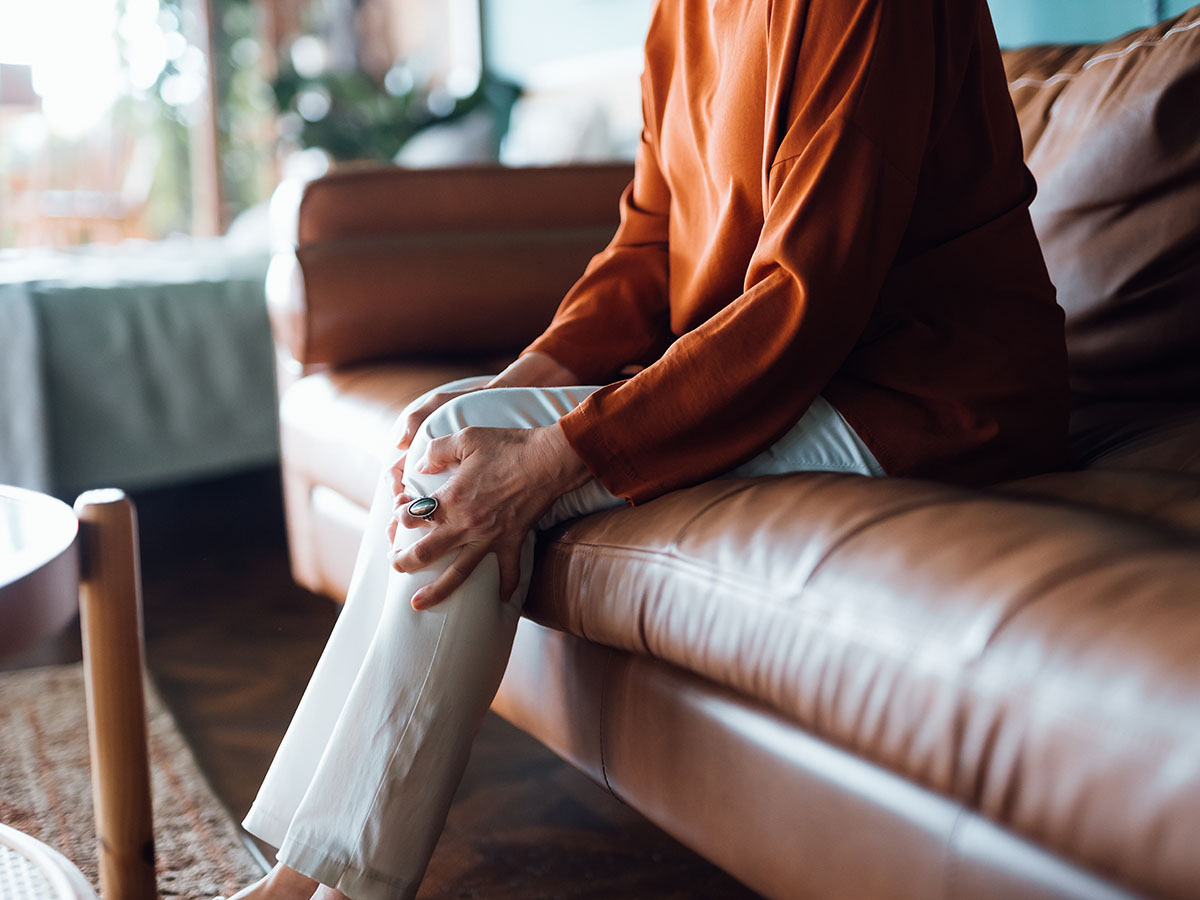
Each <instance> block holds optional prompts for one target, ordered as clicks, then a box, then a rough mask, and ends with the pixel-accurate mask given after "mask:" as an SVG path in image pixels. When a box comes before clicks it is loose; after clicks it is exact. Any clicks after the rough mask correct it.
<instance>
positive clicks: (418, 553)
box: [391, 526, 465, 572]
mask: <svg viewBox="0 0 1200 900" xmlns="http://www.w3.org/2000/svg"><path fill="white" fill-rule="evenodd" d="M464 544H465V541H464V540H463V535H462V532H461V531H459V530H458V529H455V528H450V527H449V526H443V527H441V528H438V529H436V530H434V531H431V532H430V533H429V534H427V535H426V536H425V537H423V538H421V539H420V540H419V541H417V542H416V543H415V544H411V545H410V546H408V547H405V548H404V549H402V550H396V551H394V552H393V553H392V557H391V559H392V568H393V569H395V570H396V571H397V572H419V571H420V570H421V569H424V568H425V567H426V566H428V565H430V564H431V563H433V562H436V561H437V560H439V559H441V558H442V557H443V556H445V555H446V554H447V553H449V552H450V551H451V550H455V549H457V548H458V547H461V546H463V545H464Z"/></svg>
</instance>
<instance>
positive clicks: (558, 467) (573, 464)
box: [538, 422, 592, 497]
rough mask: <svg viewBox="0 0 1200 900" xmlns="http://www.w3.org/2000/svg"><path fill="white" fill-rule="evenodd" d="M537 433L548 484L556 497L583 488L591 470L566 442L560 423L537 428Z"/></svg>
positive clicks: (590, 476) (568, 442)
mask: <svg viewBox="0 0 1200 900" xmlns="http://www.w3.org/2000/svg"><path fill="white" fill-rule="evenodd" d="M538 432H539V434H538V439H539V442H540V443H541V444H542V447H543V449H544V451H545V453H546V459H547V467H548V469H549V476H550V482H551V483H552V484H554V485H555V487H556V488H557V490H556V494H557V495H558V496H560V497H561V496H562V495H563V494H567V493H570V492H571V491H573V490H575V489H576V488H579V487H583V485H585V484H587V483H588V481H590V480H591V478H592V473H591V470H590V469H588V467H587V464H586V463H585V462H584V461H583V458H582V457H581V456H580V455H579V454H578V453H577V452H575V448H574V447H572V446H571V442H570V441H568V440H567V435H566V433H565V432H564V431H563V429H562V424H561V423H558V422H556V423H555V424H553V425H547V426H545V427H542V428H539V429H538Z"/></svg>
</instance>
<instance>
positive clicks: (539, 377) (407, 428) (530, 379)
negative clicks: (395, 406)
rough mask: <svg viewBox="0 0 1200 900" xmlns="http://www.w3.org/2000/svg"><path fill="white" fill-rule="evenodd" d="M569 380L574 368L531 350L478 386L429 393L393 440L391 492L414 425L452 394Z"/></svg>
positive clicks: (397, 490) (399, 482)
mask: <svg viewBox="0 0 1200 900" xmlns="http://www.w3.org/2000/svg"><path fill="white" fill-rule="evenodd" d="M572 384H579V379H578V378H576V377H575V373H574V372H572V371H571V370H570V369H567V368H565V367H564V366H560V365H559V364H558V363H557V362H555V361H554V359H553V358H552V357H549V356H547V355H546V354H544V353H537V352H533V353H526V354H525V355H524V356H521V357H518V358H517V359H516V360H515V361H514V362H513V363H512V364H511V365H510V366H508V368H506V369H505V370H504V371H503V372H501V373H500V374H499V375H497V376H496V377H495V378H493V379H492V380H491V381H489V382H488V383H487V384H485V385H483V386H481V387H477V388H469V389H467V390H463V391H440V392H438V393H436V394H432V395H431V396H430V397H429V398H428V399H427V400H426V401H425V402H424V403H422V404H421V405H420V406H418V407H417V408H416V409H414V410H413V411H412V412H410V413H409V414H408V420H407V421H406V422H405V423H404V433H403V434H402V435H401V436H400V440H399V441H398V442H397V444H396V449H397V450H400V451H401V453H400V455H399V457H397V459H396V461H395V462H394V463H393V464H392V467H391V469H389V472H390V473H391V482H392V494H393V495H395V496H397V497H398V496H399V495H400V494H402V493H404V464H405V459H406V457H407V455H408V448H409V447H411V446H412V442H413V438H414V437H416V436H417V429H419V428H420V427H421V425H422V424H424V422H425V420H426V419H428V418H429V417H430V415H432V414H433V412H434V411H435V410H437V409H438V408H440V407H441V406H443V405H445V404H446V403H449V402H450V401H451V400H453V399H454V398H455V397H460V396H462V395H463V394H470V393H474V392H475V391H485V390H488V389H489V388H498V387H565V386H567V385H572ZM395 536H396V528H395V525H389V526H388V540H389V541H390V540H394V539H395Z"/></svg>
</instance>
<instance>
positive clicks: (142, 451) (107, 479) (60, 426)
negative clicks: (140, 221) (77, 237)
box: [0, 239, 278, 495]
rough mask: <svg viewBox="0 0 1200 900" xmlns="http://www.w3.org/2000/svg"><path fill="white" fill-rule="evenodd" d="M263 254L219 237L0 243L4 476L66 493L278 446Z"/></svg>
mask: <svg viewBox="0 0 1200 900" xmlns="http://www.w3.org/2000/svg"><path fill="white" fill-rule="evenodd" d="M267 263H268V254H267V253H266V251H265V250H263V249H261V248H246V247H239V246H237V245H235V244H232V243H231V242H229V241H225V240H221V239H218V240H211V241H192V240H171V241H163V242H158V243H132V244H123V245H121V246H119V247H88V248H83V249H80V250H77V251H73V252H70V253H54V254H50V253H37V252H27V253H18V252H16V251H5V252H4V253H0V329H3V330H0V378H3V383H0V421H4V422H5V423H6V426H5V429H4V430H2V431H0V481H6V480H7V481H9V482H13V481H16V482H17V483H21V482H25V483H27V484H29V486H32V487H40V488H49V489H52V490H53V491H54V492H56V493H59V494H64V495H70V494H72V493H74V492H76V491H78V490H81V489H84V488H89V487H97V486H105V485H117V486H121V487H130V488H137V487H145V486H151V485H157V484H163V483H167V482H172V481H182V480H191V479H195V478H199V477H204V476H209V475H216V474H220V473H224V472H229V471H233V470H237V469H241V468H247V467H252V466H256V465H262V464H265V463H269V462H271V461H273V460H274V459H276V458H277V455H278V439H277V435H276V416H275V386H274V366H273V359H272V347H271V339H270V330H269V326H268V323H267V315H266V306H265V302H264V297H263V281H264V277H265V274H266V268H267ZM6 326H7V327H6ZM37 456H41V457H42V458H41V459H37V458H35V457H37ZM39 480H40V481H42V482H43V483H41V484H37V483H32V484H30V482H37V481H39ZM46 482H48V483H46Z"/></svg>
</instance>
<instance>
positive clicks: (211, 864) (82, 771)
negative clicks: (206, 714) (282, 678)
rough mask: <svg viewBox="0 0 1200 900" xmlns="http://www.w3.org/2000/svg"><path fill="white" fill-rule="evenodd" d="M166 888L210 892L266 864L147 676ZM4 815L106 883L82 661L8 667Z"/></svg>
mask: <svg viewBox="0 0 1200 900" xmlns="http://www.w3.org/2000/svg"><path fill="white" fill-rule="evenodd" d="M146 708H147V713H148V717H149V725H150V769H151V772H152V773H153V792H154V834H155V841H156V844H157V847H156V852H157V855H158V889H159V892H160V893H161V895H162V897H163V898H164V900H165V898H170V900H207V898H210V897H212V896H214V895H215V894H228V893H232V892H234V891H235V890H237V889H239V888H241V887H243V886H245V885H246V884H248V883H250V882H251V881H254V880H256V879H257V878H259V877H260V876H261V875H262V870H261V869H260V868H259V865H258V864H257V863H256V861H255V859H254V857H253V856H251V854H250V852H249V851H248V850H247V849H246V847H245V846H244V845H243V844H242V837H241V831H240V829H239V828H238V827H237V825H236V824H235V823H234V822H233V820H232V819H231V818H230V817H229V815H228V814H227V813H226V812H225V810H224V808H223V807H222V806H221V803H220V801H219V800H217V798H216V796H215V795H214V794H213V792H212V790H211V789H210V788H209V786H208V784H207V783H206V782H205V780H204V777H203V775H201V774H200V770H199V769H198V768H197V767H196V761H195V760H194V759H193V757H192V753H191V751H190V750H189V749H188V747H187V745H186V744H185V743H184V741H183V738H182V737H181V736H180V734H179V732H178V731H177V730H176V728H175V723H174V721H173V720H172V718H171V714H170V713H169V712H168V711H167V710H166V708H165V707H164V706H163V704H162V701H161V700H160V699H159V697H158V695H157V693H156V692H155V691H154V690H153V689H152V687H151V686H150V685H149V684H147V697H146ZM0 822H3V823H5V824H6V825H10V826H12V827H13V828H17V829H20V830H21V831H24V832H25V833H26V834H29V835H31V836H33V837H35V838H37V839H38V840H40V841H43V842H44V843H47V844H49V845H50V846H51V847H53V848H54V849H56V850H58V851H59V852H60V853H62V854H63V855H65V856H66V857H67V858H68V859H70V860H71V861H72V862H74V863H75V865H77V866H78V867H79V868H80V870H81V871H82V872H83V874H84V876H85V877H87V879H88V880H89V881H90V882H91V883H92V885H93V887H95V888H96V890H97V891H99V878H98V875H97V862H96V848H95V826H94V824H93V822H92V794H91V772H90V766H89V762H88V740H87V712H86V709H85V707H84V692H83V669H82V667H81V666H80V665H78V664H76V665H70V666H49V667H46V668H40V669H29V670H25V671H18V672H9V673H4V674H0Z"/></svg>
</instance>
